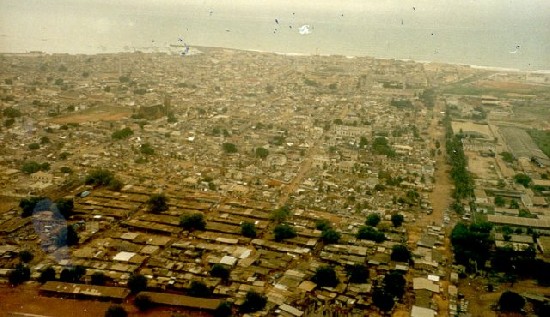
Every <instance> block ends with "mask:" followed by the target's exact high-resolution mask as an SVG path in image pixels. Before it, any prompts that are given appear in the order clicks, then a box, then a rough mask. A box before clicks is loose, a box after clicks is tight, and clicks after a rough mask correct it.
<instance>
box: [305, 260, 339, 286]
mask: <svg viewBox="0 0 550 317" xmlns="http://www.w3.org/2000/svg"><path fill="white" fill-rule="evenodd" d="M311 280H312V281H313V282H314V283H315V284H317V286H319V287H335V286H336V285H338V283H340V280H338V276H336V271H335V270H334V268H333V267H332V266H328V265H323V266H320V267H318V268H317V269H316V270H315V274H314V275H313V277H312V278H311Z"/></svg>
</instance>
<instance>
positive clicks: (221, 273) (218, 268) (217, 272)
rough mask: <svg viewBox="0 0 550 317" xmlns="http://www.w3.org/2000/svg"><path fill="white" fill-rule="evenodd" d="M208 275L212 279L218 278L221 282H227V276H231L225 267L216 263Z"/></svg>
mask: <svg viewBox="0 0 550 317" xmlns="http://www.w3.org/2000/svg"><path fill="white" fill-rule="evenodd" d="M210 275H212V276H213V277H219V278H221V279H222V280H224V281H227V280H228V279H229V276H230V275H231V271H230V270H229V268H227V267H226V266H225V265H223V264H220V263H216V264H214V265H212V268H211V269H210Z"/></svg>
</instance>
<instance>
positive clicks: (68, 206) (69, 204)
mask: <svg viewBox="0 0 550 317" xmlns="http://www.w3.org/2000/svg"><path fill="white" fill-rule="evenodd" d="M55 206H56V207H57V210H58V211H59V213H60V214H61V216H63V218H65V219H69V218H70V217H71V216H72V215H73V211H74V201H73V199H72V198H60V199H58V200H56V201H55Z"/></svg>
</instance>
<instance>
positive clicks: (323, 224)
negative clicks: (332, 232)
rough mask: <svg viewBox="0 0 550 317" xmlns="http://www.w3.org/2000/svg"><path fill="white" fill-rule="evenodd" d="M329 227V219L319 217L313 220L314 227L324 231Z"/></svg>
mask: <svg viewBox="0 0 550 317" xmlns="http://www.w3.org/2000/svg"><path fill="white" fill-rule="evenodd" d="M330 228H331V224H330V221H328V220H326V219H319V220H317V221H315V229H317V230H321V231H325V230H327V229H330Z"/></svg>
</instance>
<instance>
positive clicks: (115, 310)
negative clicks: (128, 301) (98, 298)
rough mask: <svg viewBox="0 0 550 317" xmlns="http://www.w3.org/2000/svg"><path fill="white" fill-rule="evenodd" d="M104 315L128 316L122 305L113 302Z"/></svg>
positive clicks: (106, 316) (108, 316) (113, 316)
mask: <svg viewBox="0 0 550 317" xmlns="http://www.w3.org/2000/svg"><path fill="white" fill-rule="evenodd" d="M105 317H128V313H127V312H126V310H125V309H124V307H122V306H120V305H115V304H113V305H111V306H109V308H107V310H106V311H105Z"/></svg>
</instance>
